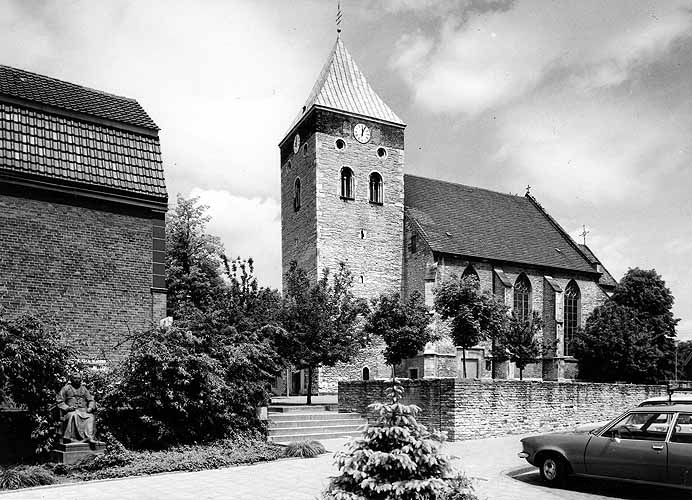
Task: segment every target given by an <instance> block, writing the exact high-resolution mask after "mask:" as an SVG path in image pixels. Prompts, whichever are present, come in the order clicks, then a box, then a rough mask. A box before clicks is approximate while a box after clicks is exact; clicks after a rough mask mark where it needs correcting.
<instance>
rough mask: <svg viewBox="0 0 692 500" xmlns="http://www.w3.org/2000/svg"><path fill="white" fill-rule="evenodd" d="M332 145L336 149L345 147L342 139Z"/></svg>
mask: <svg viewBox="0 0 692 500" xmlns="http://www.w3.org/2000/svg"><path fill="white" fill-rule="evenodd" d="M334 145H335V146H336V149H344V148H345V147H346V141H344V140H343V139H337V140H336V142H334Z"/></svg>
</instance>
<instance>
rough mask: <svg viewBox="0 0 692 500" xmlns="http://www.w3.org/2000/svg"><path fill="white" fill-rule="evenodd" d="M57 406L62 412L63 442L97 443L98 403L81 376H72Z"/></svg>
mask: <svg viewBox="0 0 692 500" xmlns="http://www.w3.org/2000/svg"><path fill="white" fill-rule="evenodd" d="M57 406H58V408H60V410H61V412H60V413H61V416H62V438H63V442H65V443H72V442H83V443H89V444H94V443H97V441H96V439H95V437H94V420H95V419H94V412H95V411H96V402H95V401H94V398H93V397H92V396H91V394H90V393H89V391H88V390H87V388H86V387H84V385H82V376H81V374H79V373H73V374H72V375H70V382H69V383H67V384H65V386H64V387H63V388H62V389H60V392H59V393H58V396H57Z"/></svg>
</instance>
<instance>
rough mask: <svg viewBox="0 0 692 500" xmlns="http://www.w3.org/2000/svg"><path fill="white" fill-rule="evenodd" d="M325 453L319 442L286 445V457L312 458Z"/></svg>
mask: <svg viewBox="0 0 692 500" xmlns="http://www.w3.org/2000/svg"><path fill="white" fill-rule="evenodd" d="M326 452H327V449H326V448H325V447H324V445H323V444H322V443H320V442H319V441H294V442H292V443H289V444H288V445H286V456H287V457H301V458H313V457H316V456H318V455H322V454H323V453H326Z"/></svg>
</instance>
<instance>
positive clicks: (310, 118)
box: [279, 38, 615, 392]
mask: <svg viewBox="0 0 692 500" xmlns="http://www.w3.org/2000/svg"><path fill="white" fill-rule="evenodd" d="M405 127H406V125H405V124H404V122H403V121H402V120H401V119H400V118H399V117H398V116H397V115H396V114H395V113H394V112H393V111H392V110H391V109H390V108H389V107H388V106H387V105H386V104H385V102H384V101H383V100H382V99H381V98H380V97H379V96H378V95H377V94H376V93H375V91H374V90H373V89H372V87H371V86H370V85H369V84H368V82H367V81H366V79H365V77H364V75H363V74H362V73H361V71H360V70H359V69H358V67H357V65H356V64H355V62H354V61H353V59H352V58H351V56H350V54H349V53H348V51H347V50H346V48H345V46H344V44H343V42H342V40H341V39H340V38H338V39H337V41H336V44H335V45H334V48H333V50H332V52H331V54H330V56H329V59H328V61H327V63H326V64H325V66H324V68H323V70H322V72H321V73H320V75H319V77H318V79H317V82H316V83H315V86H314V88H313V90H312V92H311V93H310V95H309V97H308V100H307V101H306V103H305V106H303V108H302V112H301V113H300V115H299V116H298V118H297V119H296V120H295V122H294V124H293V125H292V126H291V128H290V130H289V132H288V133H287V134H286V136H285V137H284V138H283V140H282V141H281V142H280V144H279V148H280V153H281V196H282V199H281V221H282V260H283V268H284V271H285V270H286V269H287V267H288V265H289V263H290V262H291V261H292V260H296V261H297V262H298V264H299V265H300V266H301V267H302V268H303V269H305V270H306V271H308V272H309V273H311V274H312V276H314V277H317V275H318V273H319V272H321V271H322V269H324V268H326V267H328V268H331V269H334V268H336V266H337V265H338V263H339V262H340V261H343V262H345V263H346V264H347V265H348V267H349V268H350V270H351V272H352V273H353V275H354V276H355V289H354V292H355V293H356V294H357V295H359V296H363V297H367V298H371V297H375V296H378V295H379V294H380V293H382V292H386V291H395V290H399V291H401V293H402V294H403V296H406V295H407V294H409V293H410V292H412V291H413V290H418V291H420V292H421V293H423V294H424V296H425V300H426V302H427V303H428V304H430V305H432V299H433V290H434V287H435V284H436V283H440V282H441V281H442V280H445V279H451V278H452V277H454V276H456V278H457V279H458V278H459V277H461V276H462V275H464V274H469V273H471V274H473V275H476V276H477V277H478V278H479V280H480V283H481V287H482V288H483V289H485V290H490V291H492V293H494V294H495V295H496V296H497V297H498V298H500V300H503V301H504V302H505V303H506V304H507V305H508V306H510V307H512V308H513V309H514V310H515V312H517V314H520V315H522V316H523V315H527V314H530V313H531V311H537V312H538V313H540V314H541V315H542V316H543V318H544V320H545V327H544V329H543V336H544V339H546V342H547V341H550V340H555V341H557V342H556V345H557V348H556V350H554V352H552V353H550V355H549V356H547V357H546V358H545V359H543V360H537V363H535V365H534V366H531V367H529V368H528V369H527V370H526V373H527V376H534V377H543V378H546V379H552V380H556V379H560V378H571V377H573V376H574V374H575V373H574V366H575V362H574V359H573V358H572V357H571V356H570V353H569V340H570V335H571V334H572V333H573V332H574V330H575V329H576V328H577V326H578V325H580V324H582V323H583V321H584V319H585V318H586V317H587V316H588V314H589V312H590V311H591V310H592V309H593V308H594V307H595V306H596V305H598V304H599V303H601V302H602V301H603V300H604V299H605V298H606V297H607V294H608V293H609V291H610V290H611V289H612V287H613V286H614V285H615V282H614V280H613V278H612V276H610V275H609V274H608V273H607V271H605V269H604V268H603V267H602V265H601V263H600V262H599V261H598V259H597V258H596V257H595V256H594V255H593V253H592V252H591V251H590V250H589V249H588V248H587V247H585V246H581V245H578V244H576V243H575V242H574V241H573V240H572V239H571V238H570V236H569V235H568V234H567V233H566V232H565V231H564V230H563V229H562V228H561V227H560V225H559V224H558V223H557V222H556V221H555V220H554V219H553V218H551V217H550V216H549V215H548V214H547V213H546V211H545V210H544V209H543V208H542V207H541V205H540V204H539V203H538V202H537V201H536V200H535V199H534V198H533V197H532V196H531V195H529V194H528V193H527V195H526V196H516V195H509V194H503V193H497V192H494V191H489V190H486V189H481V188H476V187H470V186H464V185H460V184H452V183H449V182H443V181H439V180H435V179H427V178H423V177H417V176H412V175H405V174H404V153H405V147H404V129H405ZM435 327H437V328H441V329H444V327H445V326H444V325H443V324H441V322H436V326H435ZM565 332H566V333H565ZM380 347H381V346H373V347H372V348H371V349H368V350H366V351H365V352H363V353H362V355H361V356H359V357H358V358H357V359H356V360H355V361H354V363H352V364H349V365H343V366H337V367H335V368H323V369H321V370H320V373H319V388H320V391H327V392H330V391H334V390H335V388H336V382H337V381H338V380H341V379H358V378H361V377H371V378H377V377H387V376H389V374H390V369H389V368H388V367H386V366H385V365H384V362H383V360H382V357H381V355H380V354H379V350H380ZM468 357H469V360H468V361H467V372H468V374H469V376H472V377H487V376H490V371H491V370H492V366H491V365H492V363H491V359H490V358H489V355H488V349H487V346H478V347H477V348H476V349H472V350H471V351H470V352H469V353H468ZM459 363H460V357H459V354H458V352H457V349H456V348H455V347H454V346H453V345H451V341H450V340H449V339H447V341H441V342H438V343H437V344H436V345H430V346H428V348H426V350H425V352H423V353H421V354H420V355H419V356H418V357H417V358H415V359H412V360H409V361H408V362H407V363H404V364H403V366H402V367H400V369H401V370H402V373H401V375H404V376H410V377H412V378H418V377H431V376H456V375H457V374H458V373H460V372H461V370H460V366H459ZM495 374H496V376H500V377H510V378H511V377H513V375H514V370H513V367H512V366H508V365H507V364H506V363H505V364H504V365H502V366H496V367H495ZM293 376H294V380H293V381H292V382H293V383H292V385H293V391H294V392H295V391H301V390H304V387H305V382H306V381H305V380H304V378H302V379H301V375H300V373H295V374H294V375H293Z"/></svg>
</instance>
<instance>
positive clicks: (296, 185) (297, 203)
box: [293, 177, 300, 212]
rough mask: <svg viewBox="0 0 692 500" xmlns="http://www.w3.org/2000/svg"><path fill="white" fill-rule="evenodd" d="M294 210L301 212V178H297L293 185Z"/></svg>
mask: <svg viewBox="0 0 692 500" xmlns="http://www.w3.org/2000/svg"><path fill="white" fill-rule="evenodd" d="M293 210H295V211H296V212H297V211H298V210H300V178H299V177H296V181H295V182H294V183H293Z"/></svg>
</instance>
